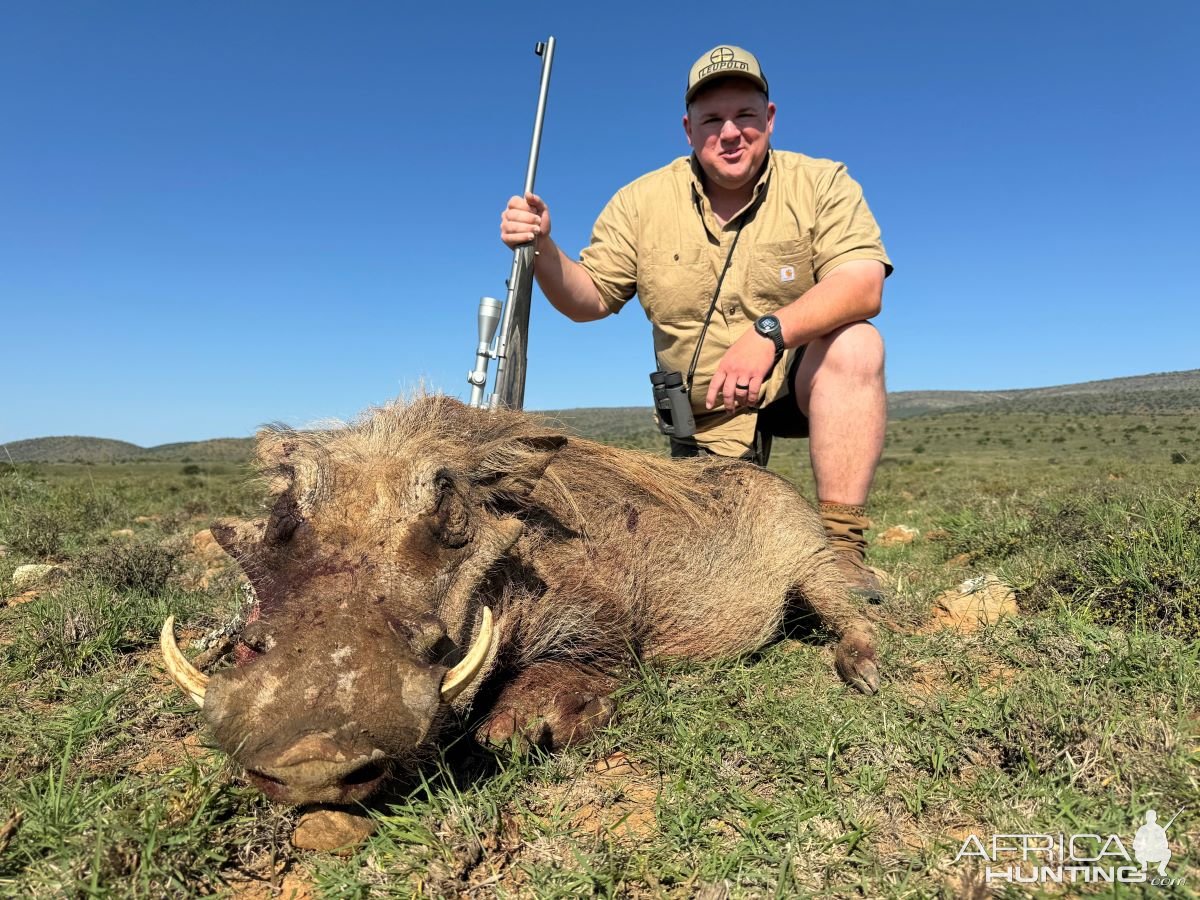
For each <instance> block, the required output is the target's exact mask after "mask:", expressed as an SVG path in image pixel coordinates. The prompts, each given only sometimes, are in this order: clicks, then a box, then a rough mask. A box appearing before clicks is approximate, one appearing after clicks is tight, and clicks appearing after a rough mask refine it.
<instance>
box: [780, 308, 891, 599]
mask: <svg viewBox="0 0 1200 900" xmlns="http://www.w3.org/2000/svg"><path fill="white" fill-rule="evenodd" d="M883 357H884V353H883V339H882V338H881V337H880V335H879V332H878V331H876V330H875V327H874V326H873V325H871V324H869V323H867V322H852V323H851V324H849V325H844V326H842V327H841V328H839V329H837V330H836V331H833V332H831V333H830V334H827V335H825V336H823V337H820V338H817V339H816V340H814V341H812V342H811V343H809V344H808V345H807V346H806V347H805V350H804V357H803V358H802V359H801V361H800V365H799V367H798V368H797V370H796V380H795V383H794V385H793V390H794V392H795V397H796V403H797V405H798V406H799V407H800V411H801V412H803V413H804V414H805V415H806V416H807V417H808V422H809V454H810V456H811V457H812V467H813V476H814V477H815V479H816V483H817V499H818V500H820V502H821V518H822V519H823V520H824V522H825V528H826V531H827V532H828V533H829V537H830V543H831V545H832V546H833V548H834V549H835V550H837V551H839V553H838V557H839V559H840V561H841V562H842V568H843V570H844V571H845V573H846V574H847V576H848V577H849V578H850V579H851V581H852V582H853V584H854V586H855V589H856V593H858V594H860V595H861V596H864V597H866V598H868V599H870V600H874V601H878V600H880V599H882V596H883V589H882V586H881V585H880V584H879V581H878V579H877V578H876V577H875V575H874V573H873V572H871V570H870V569H869V568H868V567H867V566H866V563H865V561H864V559H863V554H864V553H865V551H866V540H865V538H864V537H863V532H864V531H865V530H866V529H867V528H868V527H869V524H870V523H869V520H868V519H867V516H866V508H865V507H866V502H867V495H868V494H869V493H870V491H871V482H872V481H873V480H874V478H875V468H876V466H877V465H878V464H879V456H880V454H881V453H882V452H883V438H884V432H885V430H886V428H887V393H886V389H885V387H884V375H883Z"/></svg>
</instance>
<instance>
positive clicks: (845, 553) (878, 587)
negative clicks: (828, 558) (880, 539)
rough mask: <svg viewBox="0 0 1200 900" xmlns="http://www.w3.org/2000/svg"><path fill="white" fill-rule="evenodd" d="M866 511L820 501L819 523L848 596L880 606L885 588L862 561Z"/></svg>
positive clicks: (884, 596) (869, 522)
mask: <svg viewBox="0 0 1200 900" xmlns="http://www.w3.org/2000/svg"><path fill="white" fill-rule="evenodd" d="M866 512H867V511H866V509H865V508H864V507H862V506H849V505H847V504H845V503H827V502H825V501H821V522H822V524H824V526H825V534H826V536H827V537H828V538H829V547H830V549H832V550H833V555H834V559H835V560H836V561H837V567H838V571H840V572H841V573H842V575H843V576H844V577H845V579H846V581H847V582H848V583H849V585H850V593H852V594H853V595H854V596H855V597H858V598H859V599H860V600H865V601H867V602H868V603H882V602H883V601H884V599H885V598H886V597H887V588H886V587H885V585H884V583H883V582H882V581H880V579H879V576H878V575H876V574H875V570H874V569H872V568H871V567H870V566H868V565H867V562H866V552H867V539H866V537H865V536H864V532H865V531H866V530H867V529H868V528H870V527H871V520H870V519H868V518H867V515H866Z"/></svg>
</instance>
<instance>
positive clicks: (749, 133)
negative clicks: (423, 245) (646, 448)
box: [500, 45, 892, 601]
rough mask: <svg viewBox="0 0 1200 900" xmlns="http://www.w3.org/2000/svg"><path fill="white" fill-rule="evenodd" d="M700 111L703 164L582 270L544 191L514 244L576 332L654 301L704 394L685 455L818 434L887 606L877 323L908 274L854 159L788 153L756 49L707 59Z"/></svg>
mask: <svg viewBox="0 0 1200 900" xmlns="http://www.w3.org/2000/svg"><path fill="white" fill-rule="evenodd" d="M684 102H685V104H686V115H685V116H684V118H683V130H684V133H685V134H686V135H687V140H688V144H689V145H690V146H691V148H692V154H691V156H689V157H681V158H680V159H677V160H675V161H674V162H673V163H671V164H670V165H668V166H666V167H664V168H662V169H658V170H657V171H654V172H651V173H649V174H648V175H645V176H643V177H641V178H639V179H638V180H637V181H634V182H633V183H631V184H629V185H626V186H625V187H624V188H622V189H621V190H620V191H618V192H617V194H616V195H615V196H614V197H613V198H612V200H611V201H610V202H609V204H608V206H606V207H605V209H604V211H603V212H602V213H601V214H600V218H599V219H598V220H597V221H596V224H595V228H594V230H593V232H592V240H591V243H590V244H589V246H588V247H586V248H585V249H584V250H583V252H582V253H581V255H580V259H579V261H578V262H576V261H575V260H572V259H570V258H569V257H568V256H567V255H566V254H565V253H563V251H562V250H561V249H559V247H558V246H557V245H556V244H555V243H554V241H553V239H552V238H551V221H550V210H549V208H548V207H547V206H546V204H545V202H543V201H542V200H541V198H539V197H537V196H535V195H533V194H527V195H526V196H525V197H513V198H512V199H511V200H509V203H508V207H507V209H505V211H504V213H503V215H502V216H501V223H500V235H501V238H502V239H503V241H504V243H505V244H507V245H508V246H510V247H516V246H518V245H520V244H523V243H526V242H528V241H531V240H532V241H536V244H535V248H536V250H537V253H538V256H537V258H536V261H535V265H534V271H535V275H536V277H537V281H538V285H539V286H540V287H541V289H542V292H543V293H544V294H545V295H546V297H547V298H548V299H549V300H550V302H551V304H552V305H553V306H554V307H555V308H556V309H558V310H559V311H560V312H562V313H563V314H564V315H566V316H568V317H569V318H571V319H573V320H574V321H578V322H587V321H593V320H596V319H601V318H603V317H605V316H607V315H609V314H611V313H616V312H619V311H620V309H621V308H622V306H624V304H625V303H626V301H628V300H629V299H630V298H631V297H632V296H633V295H634V294H635V293H636V294H637V295H638V297H639V299H640V300H641V303H642V306H643V308H644V309H645V311H646V316H647V318H649V319H650V321H651V323H652V324H653V326H654V349H655V353H656V355H657V358H658V362H659V366H660V368H661V369H662V370H664V371H679V372H682V373H685V383H687V384H689V385H690V398H691V403H692V407H693V410H694V412H695V418H696V434H695V437H694V438H689V439H686V440H676V439H672V442H671V450H672V455H673V456H695V455H697V454H699V453H711V454H716V455H720V456H731V457H739V458H742V459H748V460H752V461H754V462H757V463H759V464H760V465H766V462H767V456H768V454H769V452H770V441H771V438H772V437H773V436H774V437H778V436H799V437H803V436H805V435H808V436H809V437H810V455H811V459H812V467H813V474H814V478H815V480H816V486H817V497H818V500H819V501H820V510H821V517H822V520H823V521H824V523H825V528H826V531H827V533H828V534H829V538H830V543H831V545H832V546H833V548H834V549H835V550H837V551H839V552H838V554H837V556H838V560H839V564H840V565H841V567H842V570H843V572H844V573H845V574H846V576H847V578H849V579H850V581H851V583H852V584H853V585H854V587H855V590H856V592H857V593H858V594H860V595H861V596H864V597H867V598H868V599H871V600H874V601H878V600H879V599H881V597H882V587H881V585H880V583H879V581H878V580H877V578H876V576H875V573H874V572H873V571H872V570H871V569H870V568H869V567H868V566H867V565H866V563H865V561H864V553H865V550H866V540H865V538H864V532H865V531H866V529H868V528H869V527H870V521H869V520H868V519H867V517H866V506H865V505H866V502H867V495H868V493H869V491H870V487H871V481H872V479H873V478H874V474H875V467H876V465H877V464H878V462H879V456H880V453H881V452H882V450H883V436H884V428H885V425H886V420H887V412H886V406H885V392H884V378H883V341H882V339H881V338H880V336H879V333H878V332H877V331H876V330H875V328H874V327H873V326H872V325H871V324H869V322H868V321H867V320H868V319H870V318H872V317H873V316H875V315H876V314H877V313H878V312H879V309H880V303H881V298H882V293H883V280H884V278H885V277H886V276H887V275H888V274H889V273H890V272H891V269H892V266H891V262H890V261H889V260H888V257H887V254H886V253H885V251H884V248H883V244H882V242H881V241H880V235H879V228H878V226H877V225H876V224H875V220H874V218H873V217H872V216H871V212H870V210H869V209H868V208H867V205H866V203H865V201H864V200H863V196H862V190H861V189H860V188H859V186H858V184H857V183H856V182H855V181H854V180H853V179H851V178H850V176H849V175H848V174H846V169H845V167H844V166H842V165H841V164H840V163H835V162H831V161H829V160H822V159H812V158H810V157H807V156H804V155H802V154H799V153H789V152H785V151H778V150H772V149H771V147H770V137H771V132H772V131H773V130H774V126H775V104H774V103H772V102H770V99H769V97H768V92H767V80H766V78H765V77H764V75H763V74H762V69H761V67H760V66H759V64H758V60H757V59H756V58H755V57H754V56H753V55H752V54H750V53H748V52H747V51H745V50H743V49H742V48H740V47H733V46H729V45H723V46H720V47H716V48H714V49H713V50H712V51H711V52H709V53H706V54H704V55H703V56H701V57H700V59H698V60H697V61H696V63H695V64H694V65H693V66H692V68H691V71H690V73H689V76H688V87H687V93H686V94H685V96H684Z"/></svg>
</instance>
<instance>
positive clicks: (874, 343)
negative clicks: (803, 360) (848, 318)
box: [805, 322, 884, 381]
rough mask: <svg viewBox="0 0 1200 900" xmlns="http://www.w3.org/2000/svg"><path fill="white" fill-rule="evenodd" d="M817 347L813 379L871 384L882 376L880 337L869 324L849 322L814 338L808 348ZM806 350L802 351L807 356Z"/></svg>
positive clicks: (882, 355)
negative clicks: (819, 376)
mask: <svg viewBox="0 0 1200 900" xmlns="http://www.w3.org/2000/svg"><path fill="white" fill-rule="evenodd" d="M817 347H819V348H820V353H819V354H818V360H817V363H818V364H817V366H816V369H815V371H814V372H813V375H814V376H818V375H833V376H835V377H838V378H839V379H853V380H856V381H873V380H876V379H879V378H881V377H882V376H883V357H884V352H883V337H882V335H880V333H879V331H878V329H876V328H875V326H874V325H872V324H871V323H870V322H851V323H850V324H848V325H843V326H842V327H841V328H838V329H836V330H835V331H832V332H830V333H829V334H827V335H824V336H822V337H819V338H817V339H816V340H815V341H813V342H812V344H810V345H809V348H810V349H816V348H817ZM808 353H809V350H805V356H807V355H808Z"/></svg>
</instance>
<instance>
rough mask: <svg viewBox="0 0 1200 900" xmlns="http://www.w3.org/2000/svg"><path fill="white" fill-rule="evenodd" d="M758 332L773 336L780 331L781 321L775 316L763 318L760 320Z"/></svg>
mask: <svg viewBox="0 0 1200 900" xmlns="http://www.w3.org/2000/svg"><path fill="white" fill-rule="evenodd" d="M758 330H759V331H761V332H762V333H763V334H771V333H772V332H775V331H778V330H779V320H778V319H777V318H775V317H774V316H763V317H762V318H761V319H759V320H758Z"/></svg>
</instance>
